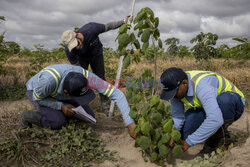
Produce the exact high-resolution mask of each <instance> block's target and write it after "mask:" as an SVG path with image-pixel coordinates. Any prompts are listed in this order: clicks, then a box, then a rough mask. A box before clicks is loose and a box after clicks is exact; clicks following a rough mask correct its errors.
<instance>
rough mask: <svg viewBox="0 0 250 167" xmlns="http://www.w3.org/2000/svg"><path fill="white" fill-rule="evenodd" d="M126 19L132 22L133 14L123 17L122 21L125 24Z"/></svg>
mask: <svg viewBox="0 0 250 167" xmlns="http://www.w3.org/2000/svg"><path fill="white" fill-rule="evenodd" d="M128 20H129V22H130V23H132V22H133V15H127V16H126V17H125V21H124V22H125V23H126V24H127V23H128Z"/></svg>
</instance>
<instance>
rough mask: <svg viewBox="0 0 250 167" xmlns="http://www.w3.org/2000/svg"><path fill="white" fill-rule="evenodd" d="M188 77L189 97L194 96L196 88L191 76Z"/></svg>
mask: <svg viewBox="0 0 250 167" xmlns="http://www.w3.org/2000/svg"><path fill="white" fill-rule="evenodd" d="M187 76H188V92H187V96H194V88H193V85H192V82H191V77H190V74H187Z"/></svg>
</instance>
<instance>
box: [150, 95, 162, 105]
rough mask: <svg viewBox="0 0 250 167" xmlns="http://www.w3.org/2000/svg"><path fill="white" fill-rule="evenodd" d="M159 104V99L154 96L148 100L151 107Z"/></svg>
mask: <svg viewBox="0 0 250 167" xmlns="http://www.w3.org/2000/svg"><path fill="white" fill-rule="evenodd" d="M159 102H160V99H159V97H158V96H156V95H154V96H152V97H151V98H150V103H151V105H152V106H156V105H157V104H158V103H159Z"/></svg>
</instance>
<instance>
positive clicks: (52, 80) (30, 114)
mask: <svg viewBox="0 0 250 167" xmlns="http://www.w3.org/2000/svg"><path fill="white" fill-rule="evenodd" d="M26 86H27V96H28V98H29V100H30V101H31V103H32V104H33V105H34V106H35V107H36V108H37V110H38V112H36V111H24V112H23V113H22V114H21V115H20V118H19V123H20V128H27V127H29V126H31V125H32V124H35V125H38V126H41V127H44V128H51V129H61V128H62V126H64V125H66V124H67V119H68V118H69V117H72V116H73V115H74V114H75V111H73V110H72V108H75V107H77V106H79V105H81V106H82V107H83V109H84V110H85V111H86V112H87V113H88V114H89V115H91V116H93V117H94V112H93V110H92V109H91V108H90V106H89V102H90V101H92V100H93V99H94V98H95V94H94V92H93V90H92V89H95V90H97V91H98V92H99V93H102V94H103V95H105V96H107V97H109V98H110V99H111V100H114V101H115V102H116V104H117V106H118V108H119V109H120V111H121V113H122V117H123V120H124V122H125V124H126V126H127V127H128V129H129V134H130V135H131V137H133V138H135V135H133V129H134V127H135V123H134V120H133V119H132V118H131V117H130V116H129V112H130V107H129V105H128V102H127V99H126V97H125V96H124V94H123V93H122V91H120V90H119V89H116V88H115V87H114V86H113V85H111V84H109V83H107V82H106V81H104V80H102V79H101V78H99V77H98V76H96V75H95V74H94V73H91V72H89V71H87V70H85V69H83V68H82V67H80V66H74V65H69V64H56V65H51V66H48V67H46V68H44V69H43V70H41V71H40V72H39V73H37V74H36V75H35V76H33V77H32V78H31V79H30V80H29V81H28V82H27V84H26Z"/></svg>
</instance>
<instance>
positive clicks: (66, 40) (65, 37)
mask: <svg viewBox="0 0 250 167" xmlns="http://www.w3.org/2000/svg"><path fill="white" fill-rule="evenodd" d="M61 40H62V42H63V44H64V45H66V46H67V47H68V48H69V51H70V52H71V50H72V49H74V48H75V47H76V46H77V45H78V42H77V39H76V33H75V32H74V31H72V30H67V31H64V32H63V33H62V36H61Z"/></svg>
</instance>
